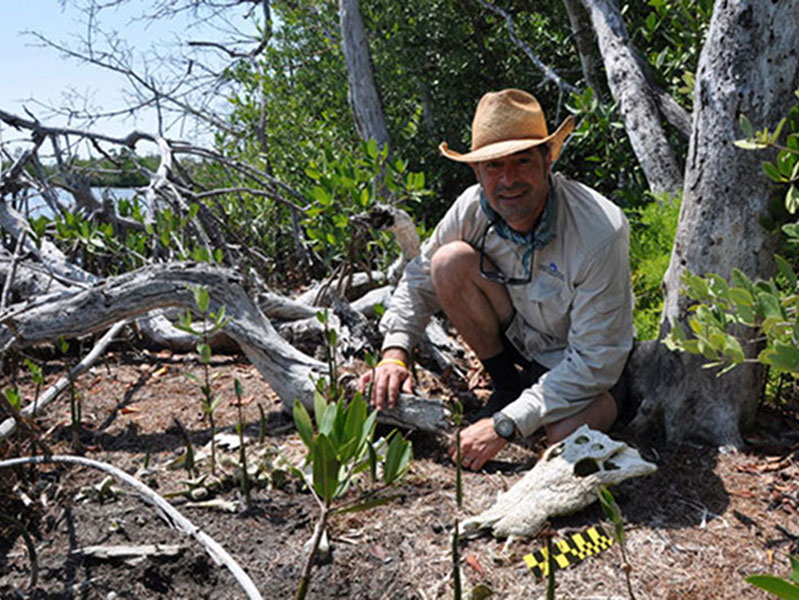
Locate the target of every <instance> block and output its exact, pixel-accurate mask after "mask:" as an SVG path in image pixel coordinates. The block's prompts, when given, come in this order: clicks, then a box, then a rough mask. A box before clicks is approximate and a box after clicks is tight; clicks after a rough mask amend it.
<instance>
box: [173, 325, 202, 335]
mask: <svg viewBox="0 0 799 600" xmlns="http://www.w3.org/2000/svg"><path fill="white" fill-rule="evenodd" d="M172 327H174V328H175V329H179V330H180V331H185V332H186V333H190V334H191V335H196V336H197V337H200V336H202V333H201V332H199V331H197V330H195V329H193V328H192V327H190V326H189V325H186V324H185V323H172Z"/></svg>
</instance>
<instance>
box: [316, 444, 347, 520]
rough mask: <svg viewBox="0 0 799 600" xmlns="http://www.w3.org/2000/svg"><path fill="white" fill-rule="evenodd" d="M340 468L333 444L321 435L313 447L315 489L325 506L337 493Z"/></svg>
mask: <svg viewBox="0 0 799 600" xmlns="http://www.w3.org/2000/svg"><path fill="white" fill-rule="evenodd" d="M340 467H341V464H340V463H339V462H338V460H337V459H336V450H335V448H333V444H332V443H331V442H330V439H328V437H327V436H326V435H325V434H324V433H320V434H319V435H317V436H316V439H315V440H314V445H313V487H314V490H316V493H317V494H318V495H319V497H320V498H322V499H323V500H324V501H325V504H329V503H330V501H331V500H332V499H333V497H334V495H335V493H336V488H338V471H339V468H340Z"/></svg>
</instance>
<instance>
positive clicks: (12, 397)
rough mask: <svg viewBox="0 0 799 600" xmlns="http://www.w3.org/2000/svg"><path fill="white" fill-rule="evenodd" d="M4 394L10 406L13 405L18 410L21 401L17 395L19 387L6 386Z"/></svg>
mask: <svg viewBox="0 0 799 600" xmlns="http://www.w3.org/2000/svg"><path fill="white" fill-rule="evenodd" d="M5 396H6V400H8V403H9V404H10V405H11V406H13V407H14V408H15V409H17V410H19V408H20V406H21V404H22V402H21V400H20V397H19V389H18V388H17V387H16V386H14V387H10V388H6V390H5Z"/></svg>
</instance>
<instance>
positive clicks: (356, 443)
mask: <svg viewBox="0 0 799 600" xmlns="http://www.w3.org/2000/svg"><path fill="white" fill-rule="evenodd" d="M365 422H366V402H365V401H364V400H363V398H362V397H361V396H360V395H357V396H355V397H354V398H353V399H352V400H351V401H350V405H349V406H348V407H347V411H346V418H345V419H344V432H343V435H342V441H344V442H345V443H346V444H347V448H346V451H343V454H340V455H339V458H340V459H341V461H342V462H346V461H347V460H349V459H350V458H352V457H353V455H355V453H356V452H357V451H358V449H359V447H360V445H361V435H362V432H363V424H364V423H365ZM342 446H343V444H342Z"/></svg>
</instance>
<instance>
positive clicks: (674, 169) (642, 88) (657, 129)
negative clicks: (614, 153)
mask: <svg viewBox="0 0 799 600" xmlns="http://www.w3.org/2000/svg"><path fill="white" fill-rule="evenodd" d="M583 4H584V5H585V7H586V9H587V10H588V12H589V14H590V15H591V22H592V23H593V25H594V31H595V32H596V35H597V39H598V41H599V50H600V52H601V53H602V58H603V60H604V63H605V71H606V72H607V76H608V86H609V87H610V92H611V94H613V98H614V99H615V100H616V102H618V103H619V108H620V110H621V115H622V118H623V119H624V124H625V129H626V131H627V135H628V136H629V137H630V142H631V143H632V147H633V151H634V152H635V156H636V157H637V158H638V162H639V163H640V164H641V168H642V169H643V170H644V175H645V176H646V180H647V182H648V183H649V188H650V189H651V190H652V191H653V192H655V193H657V192H667V193H668V194H670V195H672V196H674V195H676V194H678V193H679V191H680V190H681V189H682V177H681V174H680V168H679V166H678V164H677V159H676V157H675V155H674V151H673V150H672V148H671V146H670V145H669V141H668V138H667V137H666V133H665V131H664V130H663V127H662V125H661V118H660V112H659V111H658V108H657V104H656V102H655V98H654V95H653V92H652V90H651V88H650V86H649V84H648V83H647V81H646V75H645V74H644V72H643V70H642V69H641V67H640V65H639V64H638V62H637V60H636V57H635V50H634V49H633V48H632V46H630V40H629V38H628V36H627V28H626V27H625V26H624V21H623V20H622V17H621V13H620V12H619V9H618V7H617V6H616V4H615V2H613V0H583Z"/></svg>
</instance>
